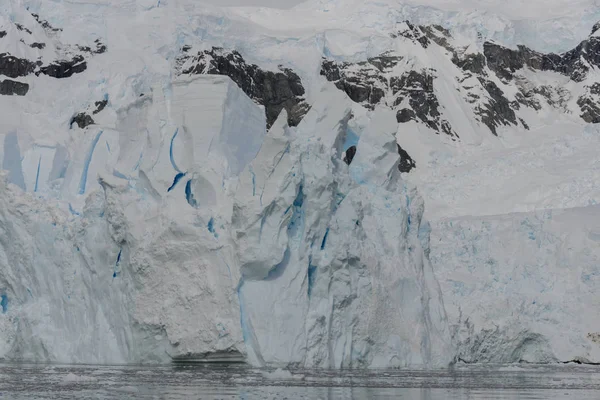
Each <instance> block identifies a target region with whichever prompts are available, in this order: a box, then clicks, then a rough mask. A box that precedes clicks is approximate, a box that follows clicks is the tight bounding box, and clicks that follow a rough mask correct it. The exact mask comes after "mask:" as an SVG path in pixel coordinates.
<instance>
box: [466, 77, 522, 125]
mask: <svg viewBox="0 0 600 400" xmlns="http://www.w3.org/2000/svg"><path fill="white" fill-rule="evenodd" d="M479 81H480V82H481V84H482V85H483V87H484V88H485V90H486V91H487V93H488V94H489V100H488V101H487V102H486V103H484V104H483V105H482V106H479V107H477V108H476V110H475V112H476V114H477V115H479V116H480V118H481V122H483V123H484V124H486V125H487V127H488V128H490V131H492V133H493V134H494V135H496V136H498V132H497V131H496V128H498V127H499V126H500V125H510V124H512V125H516V124H517V116H516V114H515V111H514V110H513V108H512V105H511V103H510V102H509V101H508V99H507V98H506V97H505V96H504V92H503V91H502V90H501V89H500V88H499V87H498V86H497V85H496V84H495V83H494V82H492V81H489V80H485V79H483V78H479Z"/></svg>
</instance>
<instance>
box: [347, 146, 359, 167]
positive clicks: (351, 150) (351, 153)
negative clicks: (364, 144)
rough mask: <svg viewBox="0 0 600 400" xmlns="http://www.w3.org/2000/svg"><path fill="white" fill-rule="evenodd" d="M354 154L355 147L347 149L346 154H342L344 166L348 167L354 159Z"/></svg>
mask: <svg viewBox="0 0 600 400" xmlns="http://www.w3.org/2000/svg"><path fill="white" fill-rule="evenodd" d="M355 154H356V146H350V147H348V150H346V152H345V153H344V162H345V163H346V164H348V165H350V163H351V162H352V160H353V159H354V155H355Z"/></svg>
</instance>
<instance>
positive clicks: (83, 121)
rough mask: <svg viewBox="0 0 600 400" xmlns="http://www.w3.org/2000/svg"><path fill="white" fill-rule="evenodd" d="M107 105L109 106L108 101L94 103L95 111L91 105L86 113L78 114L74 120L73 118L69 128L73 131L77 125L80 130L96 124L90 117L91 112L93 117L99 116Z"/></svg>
mask: <svg viewBox="0 0 600 400" xmlns="http://www.w3.org/2000/svg"><path fill="white" fill-rule="evenodd" d="M107 104H108V100H107V99H104V100H100V101H96V102H94V107H93V109H92V107H91V105H90V107H88V109H87V110H86V111H85V112H80V113H77V114H76V115H75V116H74V117H73V118H71V122H70V123H69V128H71V129H72V128H73V124H77V126H79V128H80V129H84V128H86V127H87V126H89V125H93V124H95V123H96V122H95V121H94V119H93V118H92V116H91V115H90V112H91V114H92V115H96V114H99V113H100V112H101V111H102V110H104V108H105V107H106V105H107Z"/></svg>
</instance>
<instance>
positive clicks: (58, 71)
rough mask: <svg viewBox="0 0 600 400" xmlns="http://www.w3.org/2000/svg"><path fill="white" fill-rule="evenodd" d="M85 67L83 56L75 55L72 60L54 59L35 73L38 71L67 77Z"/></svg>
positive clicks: (56, 76)
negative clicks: (54, 60)
mask: <svg viewBox="0 0 600 400" xmlns="http://www.w3.org/2000/svg"><path fill="white" fill-rule="evenodd" d="M86 69H87V63H86V62H85V61H84V59H83V56H75V57H73V59H72V60H64V61H56V62H54V63H52V64H50V65H47V66H44V67H42V68H40V70H39V71H38V72H36V75H39V74H40V73H42V74H44V75H48V76H51V77H53V78H58V79H61V78H69V77H71V76H73V74H78V73H81V72H83V71H85V70H86Z"/></svg>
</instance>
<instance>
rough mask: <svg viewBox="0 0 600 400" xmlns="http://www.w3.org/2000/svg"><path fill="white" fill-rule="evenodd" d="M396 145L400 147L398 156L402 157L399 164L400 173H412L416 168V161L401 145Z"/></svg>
mask: <svg viewBox="0 0 600 400" xmlns="http://www.w3.org/2000/svg"><path fill="white" fill-rule="evenodd" d="M396 145H397V146H398V154H399V155H400V164H398V169H399V170H400V172H410V170H411V169H413V168H416V167H417V163H415V160H413V159H412V158H411V157H410V156H409V155H408V153H407V152H406V150H404V149H403V148H402V147H400V145H399V144H396Z"/></svg>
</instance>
